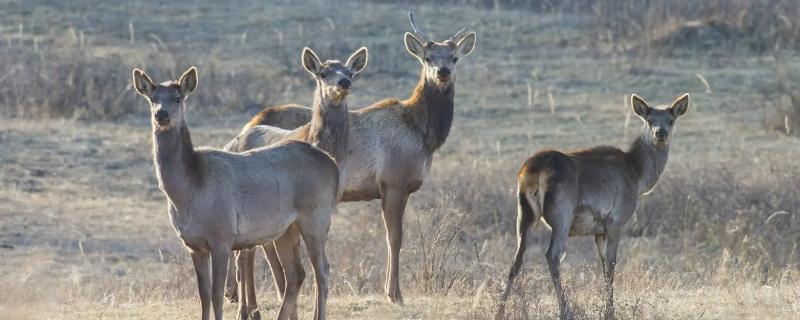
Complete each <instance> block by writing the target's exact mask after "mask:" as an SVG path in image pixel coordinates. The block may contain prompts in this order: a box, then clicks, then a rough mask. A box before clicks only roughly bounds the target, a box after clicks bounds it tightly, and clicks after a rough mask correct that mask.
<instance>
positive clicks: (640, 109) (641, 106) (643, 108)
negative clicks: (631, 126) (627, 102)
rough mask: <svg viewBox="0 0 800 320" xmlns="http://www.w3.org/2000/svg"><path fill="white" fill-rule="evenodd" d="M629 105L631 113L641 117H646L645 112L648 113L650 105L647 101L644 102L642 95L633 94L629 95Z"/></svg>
mask: <svg viewBox="0 0 800 320" xmlns="http://www.w3.org/2000/svg"><path fill="white" fill-rule="evenodd" d="M631 107H632V108H633V113H635V114H636V115H637V116H639V118H642V119H646V118H647V114H648V113H650V107H649V106H648V105H647V102H645V101H644V99H642V97H640V96H637V95H635V94H633V95H631Z"/></svg>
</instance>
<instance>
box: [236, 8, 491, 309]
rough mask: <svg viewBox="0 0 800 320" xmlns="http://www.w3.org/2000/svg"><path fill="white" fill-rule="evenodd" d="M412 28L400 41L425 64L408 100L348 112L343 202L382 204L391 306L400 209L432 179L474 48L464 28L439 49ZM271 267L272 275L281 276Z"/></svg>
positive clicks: (285, 110)
mask: <svg viewBox="0 0 800 320" xmlns="http://www.w3.org/2000/svg"><path fill="white" fill-rule="evenodd" d="M409 21H410V23H411V27H412V29H413V31H414V32H413V33H410V32H406V33H405V35H404V42H405V47H406V50H407V51H408V53H410V54H411V55H412V56H413V57H415V58H416V59H417V60H419V62H420V64H421V65H422V68H421V71H420V77H419V82H418V84H417V85H416V87H415V88H414V90H413V91H412V93H411V96H410V97H409V98H408V99H405V100H399V99H397V98H388V99H384V100H382V101H379V102H377V103H374V104H373V105H371V106H367V107H365V108H363V109H360V110H356V111H351V112H350V113H349V119H350V120H349V121H350V143H349V151H348V154H347V160H346V161H345V163H344V166H343V167H344V171H345V172H346V176H345V180H344V187H343V188H344V191H343V194H342V198H341V201H344V202H352V201H370V200H374V199H380V200H381V209H382V210H381V211H382V216H383V222H384V227H385V229H386V243H387V247H388V250H387V268H386V281H385V284H384V290H385V293H386V296H387V297H388V299H389V302H391V303H395V304H402V303H403V297H402V293H401V290H400V284H399V278H400V248H401V246H402V241H403V215H404V212H405V207H406V204H407V202H408V198H409V196H410V195H411V194H412V193H414V192H416V191H417V190H419V188H420V187H421V186H422V182H423V180H424V179H425V178H426V177H427V175H428V173H429V172H430V168H431V162H432V159H433V153H434V152H436V151H437V150H438V149H439V148H440V147H441V146H442V145H443V144H444V143H445V140H446V139H447V137H448V135H449V133H450V127H451V125H452V122H453V114H454V109H455V103H454V101H453V99H454V97H455V83H456V66H457V65H458V63H459V62H460V61H461V59H462V58H464V57H466V56H468V55H469V54H470V53H471V52H472V51H473V49H474V48H475V42H476V34H475V32H465V31H466V29H467V28H462V29H461V30H459V31H458V32H456V33H455V34H453V35H452V36H451V37H450V38H448V39H446V40H444V41H442V42H435V41H429V40H426V38H425V36H424V35H423V32H422V31H421V29H420V28H419V27H418V26H417V24H416V22H415V20H414V14H413V13H409ZM312 113H313V112H312V110H311V109H309V108H307V107H303V106H300V105H284V106H277V107H271V108H267V109H265V110H262V111H261V112H259V113H258V114H256V115H255V116H254V117H253V118H252V119H251V120H250V121H249V122H248V123H247V124H246V125H245V130H246V129H247V128H249V127H253V126H257V125H269V126H272V127H278V128H282V129H287V130H291V129H295V128H297V127H299V126H302V125H304V124H306V123H307V122H309V121H310V119H311V116H312ZM269 254H270V253H269V252H267V255H269ZM268 259H269V258H268ZM270 267H271V268H273V270H272V273H273V274H280V270H275V268H274V267H273V265H272V264H270ZM276 285H277V284H276Z"/></svg>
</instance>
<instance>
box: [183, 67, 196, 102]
mask: <svg viewBox="0 0 800 320" xmlns="http://www.w3.org/2000/svg"><path fill="white" fill-rule="evenodd" d="M178 84H179V85H180V87H181V94H182V95H184V96H185V95H187V94H190V93H192V92H194V90H195V89H197V68H195V67H191V68H189V70H186V72H184V73H183V74H182V75H181V78H180V80H178Z"/></svg>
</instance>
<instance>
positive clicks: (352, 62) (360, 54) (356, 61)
mask: <svg viewBox="0 0 800 320" xmlns="http://www.w3.org/2000/svg"><path fill="white" fill-rule="evenodd" d="M367 56H368V53H367V48H366V47H361V49H358V50H357V51H356V52H354V53H353V54H352V55H350V58H347V62H345V65H346V66H347V67H348V68H350V70H352V71H353V74H358V73H360V72H361V71H363V70H364V68H366V67H367Z"/></svg>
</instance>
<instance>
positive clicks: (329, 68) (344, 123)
mask: <svg viewBox="0 0 800 320" xmlns="http://www.w3.org/2000/svg"><path fill="white" fill-rule="evenodd" d="M367 58H368V54H367V48H364V47H362V48H360V49H358V50H357V51H356V52H354V53H353V54H352V55H350V57H349V58H348V59H347V61H346V62H344V63H342V62H341V61H339V60H328V61H325V62H322V61H320V59H319V57H318V56H317V54H316V53H314V51H313V50H311V49H310V48H304V49H303V53H302V63H303V67H304V68H305V69H306V71H308V73H310V74H311V76H312V77H313V78H314V80H315V81H316V84H317V85H316V88H315V89H314V104H313V107H312V110H313V114H312V116H311V122H309V123H307V124H305V125H303V126H301V127H299V128H296V129H294V130H284V129H280V128H275V127H270V126H266V125H256V126H252V127H248V128H246V129H244V130H243V131H242V133H240V134H239V135H238V136H237V137H236V138H235V139H234V140H233V141H231V142H230V143H229V144H228V145H227V146H225V150H227V151H232V152H243V151H246V150H250V149H253V148H257V147H262V146H269V145H272V144H274V143H277V142H281V141H286V140H300V141H306V142H308V143H311V144H312V145H313V146H315V147H317V148H319V149H321V150H323V151H325V152H328V153H329V154H330V155H331V156H333V158H334V160H335V161H336V163H337V166H338V167H339V168H340V170H339V171H340V173H339V177H340V178H339V181H344V161H345V159H346V156H347V150H348V145H347V144H348V142H349V133H350V131H349V126H348V109H347V95H348V93H349V92H350V86H351V84H352V80H353V78H354V77H355V76H356V75H357V74H359V73H361V72H362V71H363V70H364V69H365V68H366V67H367ZM342 186H343V184H340V188H339V190H338V191H337V198H338V197H341V191H342V188H341V187H342ZM263 248H264V252H265V255H266V256H267V260H268V262H269V264H270V266H272V269H273V270H275V273H274V274H273V277H274V278H275V282H276V285H277V288H278V292H279V294H280V295H281V296H282V295H283V293H284V291H285V288H286V286H285V279H284V274H283V269H282V268H281V266H280V265H281V262H280V261H279V259H278V253H277V252H276V251H275V247H274V246H273V245H271V244H267V245H264V246H263ZM254 255H255V250H253V249H246V250H242V251H241V252H240V254H239V257H238V259H237V263H236V264H237V268H238V270H239V282H240V283H241V284H240V288H239V295H238V296H239V300H240V317H241V319H247V318H248V316H249V315H251V314H252V317H253V319H260V315H259V313H258V304H257V303H256V292H255V283H254V281H253V269H254V265H253V262H254ZM298 272H299V273H300V274H301V275H304V274H305V273H304V271H303V269H302V268H300V269H299V270H298ZM232 274H233V273H231V275H232ZM228 279H229V280H228V281H229V282H228V283H230V284H231V285H229V292H232V291H231V290H232V288H231V287H235V283H236V282H235V281H232V280H231V278H230V277H229V278H228ZM233 290H235V289H233ZM229 296H230V294H229Z"/></svg>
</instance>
